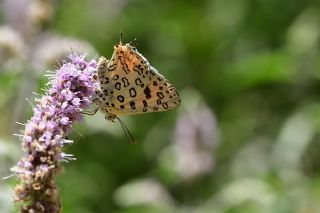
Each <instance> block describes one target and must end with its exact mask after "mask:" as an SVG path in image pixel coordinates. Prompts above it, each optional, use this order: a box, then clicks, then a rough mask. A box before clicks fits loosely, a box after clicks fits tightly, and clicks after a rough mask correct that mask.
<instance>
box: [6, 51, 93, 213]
mask: <svg viewBox="0 0 320 213" xmlns="http://www.w3.org/2000/svg"><path fill="white" fill-rule="evenodd" d="M69 59H70V62H65V63H64V64H63V65H62V67H61V68H60V69H59V70H57V72H56V73H53V74H52V75H50V79H51V80H50V81H49V84H48V85H49V89H48V92H47V93H46V94H45V95H44V96H42V97H41V98H40V99H36V106H35V107H34V109H33V111H34V116H33V117H32V118H31V119H30V120H29V122H28V123H27V124H26V126H25V130H24V133H23V135H22V136H21V138H22V147H23V150H24V152H25V156H24V157H23V158H22V159H21V160H20V161H19V162H18V163H17V165H16V166H15V167H13V168H12V169H11V170H12V171H13V172H14V174H15V175H16V176H17V177H18V178H19V179H20V183H19V184H18V185H17V186H16V187H15V200H16V202H20V203H22V204H21V207H20V212H46V213H54V212H60V210H61V205H60V199H59V193H58V189H57V186H56V181H55V177H56V175H57V174H58V173H59V172H60V171H61V162H62V161H69V160H74V159H75V158H73V156H72V155H71V154H66V153H63V152H62V148H63V146H64V145H65V144H69V143H72V141H70V140H67V139H64V138H65V136H66V135H67V134H68V132H69V131H70V130H71V128H72V124H73V123H75V122H77V121H78V122H81V121H82V120H83V115H82V114H81V111H82V110H83V109H85V108H87V107H88V106H89V105H90V103H91V101H90V100H91V99H92V96H93V94H94V91H95V81H94V79H93V74H94V73H95V71H96V67H97V66H96V62H95V61H94V60H93V61H91V62H87V61H85V59H84V56H80V55H77V54H71V55H70V56H69Z"/></svg>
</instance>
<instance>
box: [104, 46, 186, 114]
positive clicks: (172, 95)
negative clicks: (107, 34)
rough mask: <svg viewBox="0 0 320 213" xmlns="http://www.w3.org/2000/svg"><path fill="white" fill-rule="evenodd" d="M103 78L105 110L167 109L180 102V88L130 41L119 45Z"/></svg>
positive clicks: (118, 112)
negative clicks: (163, 74)
mask: <svg viewBox="0 0 320 213" xmlns="http://www.w3.org/2000/svg"><path fill="white" fill-rule="evenodd" d="M104 81H105V83H104V85H103V86H102V87H101V90H102V91H104V94H107V95H106V97H105V100H103V102H104V104H105V106H106V111H108V112H109V113H112V114H115V115H130V114H140V113H146V112H156V111H166V110H169V109H173V108H176V107H177V106H179V105H180V98H179V94H178V92H177V90H176V89H175V88H174V87H173V86H172V85H171V84H170V83H169V81H168V80H166V79H165V77H164V76H162V75H161V74H159V73H158V72H157V71H156V69H155V68H153V67H152V66H150V64H149V62H148V61H147V60H146V59H145V58H144V57H143V56H142V55H141V54H140V53H139V52H138V51H136V50H134V49H133V48H132V47H131V46H129V45H125V46H120V47H118V48H117V46H116V48H115V52H114V54H113V56H112V58H111V59H110V60H109V61H108V64H107V67H106V71H105V75H104Z"/></svg>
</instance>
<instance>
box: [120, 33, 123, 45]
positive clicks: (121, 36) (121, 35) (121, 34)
mask: <svg viewBox="0 0 320 213" xmlns="http://www.w3.org/2000/svg"><path fill="white" fill-rule="evenodd" d="M122 38H123V32H122V31H120V45H122Z"/></svg>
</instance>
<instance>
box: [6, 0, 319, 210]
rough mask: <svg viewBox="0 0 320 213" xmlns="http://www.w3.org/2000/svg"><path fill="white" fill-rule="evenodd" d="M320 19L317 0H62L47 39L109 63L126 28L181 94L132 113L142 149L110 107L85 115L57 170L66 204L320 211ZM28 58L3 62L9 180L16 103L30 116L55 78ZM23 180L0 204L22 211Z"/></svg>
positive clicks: (130, 122) (15, 144)
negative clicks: (32, 74) (176, 101)
mask: <svg viewBox="0 0 320 213" xmlns="http://www.w3.org/2000/svg"><path fill="white" fill-rule="evenodd" d="M2 4H3V2H1V3H0V8H1V6H3V5H2ZM6 12H8V11H5V10H4V9H3V8H1V10H0V17H2V18H0V20H1V21H2V24H3V25H5V24H6V19H5V13H6ZM319 26H320V2H319V1H315V0H314V1H313V0H309V1H299V0H268V1H263V0H228V1H225V0H202V1H195V0H188V1H186V0H174V1H172V0H163V1H150V0H132V1H129V0H128V1H124V0H122V1H116V0H108V1H103V0H93V1H90V0H78V1H71V0H65V1H55V2H54V16H53V18H52V20H51V21H50V23H49V24H48V25H46V26H45V28H44V29H43V32H42V33H43V34H45V33H48V32H50V33H54V34H56V35H59V36H64V37H72V38H75V39H81V40H83V41H86V42H88V43H89V44H91V45H92V46H93V48H95V49H96V52H97V53H96V55H92V56H91V55H88V58H90V57H96V58H97V57H98V56H100V55H103V56H105V57H107V58H108V57H111V54H112V52H113V45H115V44H117V43H118V42H119V34H120V32H123V33H124V38H123V42H131V41H132V42H133V43H134V44H135V46H137V48H138V50H139V51H140V52H141V53H142V54H143V55H144V56H145V57H146V58H147V59H148V60H149V62H150V63H151V64H152V65H153V66H154V67H156V68H157V69H158V70H159V72H161V73H162V74H163V75H164V76H166V77H167V78H168V79H169V80H170V82H172V83H173V84H174V85H175V86H176V87H177V88H178V90H179V91H180V94H181V98H182V104H181V107H179V108H178V109H176V110H172V111H168V112H163V113H150V114H145V115H136V116H127V117H122V119H123V120H124V122H125V123H126V124H127V126H128V128H129V129H130V131H131V132H132V133H133V134H134V135H135V137H136V138H137V139H138V141H139V143H138V144H137V145H131V144H127V143H126V138H125V136H124V134H123V132H122V129H121V127H120V125H119V124H113V123H110V122H108V121H106V120H104V117H103V115H102V114H101V113H97V114H96V115H95V116H86V121H85V123H84V124H82V125H77V126H76V127H75V130H74V131H73V132H72V134H71V135H70V136H69V138H70V139H72V140H74V141H75V143H74V144H73V145H71V146H70V147H67V149H66V152H67V153H72V154H74V155H75V156H76V158H77V160H76V161H72V162H70V163H67V164H65V165H64V167H65V171H64V172H63V174H61V175H60V176H59V179H58V183H59V187H60V192H61V197H62V204H63V209H64V212H77V213H91V212H95V213H98V212H114V213H135V212H137V213H138V212H139V213H140V212H152V213H153V212H155V213H158V212H159V213H160V212H197V213H198V212H199V213H200V212H205V213H206V212H208V213H209V212H210V213H211V212H214V213H215V212H217V213H219V212H226V213H256V212H257V213H258V212H259V213H260V212H262V213H270V212H272V213H289V212H290V213H291V212H294V213H316V212H320V203H319V200H320V179H319V177H320V173H319V169H320V155H319V151H320V131H319V130H320V102H319V99H320V95H319V93H320V52H319V51H320V43H319V41H320V28H319ZM135 39H136V41H134V40H135ZM35 40H37V38H35ZM0 41H1V40H0ZM0 47H1V45H0ZM75 51H77V49H76V50H75ZM47 52H48V53H49V54H50V49H48V50H47ZM2 62H3V63H4V62H5V60H2ZM25 63H31V61H28V60H27V61H26V62H25ZM23 67H24V66H22V68H20V69H18V68H14V69H13V68H10V66H9V68H8V67H3V66H1V65H0V68H1V70H0V109H1V111H2V115H1V116H0V124H1V128H0V167H1V169H0V174H1V175H2V176H6V175H8V174H9V172H8V170H9V168H10V167H11V166H12V165H14V164H15V162H16V161H17V160H18V159H19V158H20V157H21V156H22V153H21V151H20V142H19V140H18V139H17V138H14V137H11V135H12V134H13V133H15V132H14V131H15V130H16V129H17V128H18V126H17V125H15V124H14V121H15V120H14V119H16V117H15V116H14V115H15V114H16V111H15V110H20V111H21V108H22V109H24V111H23V112H24V114H23V116H21V117H19V119H21V120H19V121H20V122H25V121H26V120H27V119H29V118H30V117H31V116H32V113H31V106H30V104H29V103H28V102H27V101H25V98H30V99H31V102H32V100H33V95H32V94H31V91H37V92H38V93H41V92H42V91H41V89H40V88H41V87H43V86H44V85H45V83H46V81H47V79H46V78H45V77H44V76H43V75H44V74H45V71H46V70H45V69H43V70H37V71H36V72H37V75H36V78H35V79H34V81H26V80H25V78H26V74H25V73H24V72H27V71H28V70H25V69H23ZM29 67H30V66H29ZM26 84H27V85H29V88H32V89H31V91H30V93H29V94H28V96H27V97H21V95H18V94H20V93H19V91H20V90H21V87H23V86H25V85H26ZM19 100H20V101H19ZM19 128H21V127H19ZM193 136H194V137H193ZM184 141H185V144H184ZM208 162H209V163H208ZM181 165H183V166H181ZM208 165H209V166H208ZM197 168H198V169H199V170H197ZM192 171H196V172H194V173H192ZM197 171H198V172H197ZM188 172H189V173H188ZM190 174H191V175H190ZM14 184H15V180H14V178H13V179H9V180H7V181H2V182H0V212H4V213H6V212H13V210H12V209H13V207H12V205H13V204H12V200H11V197H10V196H11V190H12V188H13V187H14ZM1 188H2V189H1Z"/></svg>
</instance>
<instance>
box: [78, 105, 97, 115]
mask: <svg viewBox="0 0 320 213" xmlns="http://www.w3.org/2000/svg"><path fill="white" fill-rule="evenodd" d="M98 110H99V107H96V108H94V109H93V110H91V111H90V110H88V111H82V112H81V113H82V114H85V115H95V114H96V113H97V112H98Z"/></svg>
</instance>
